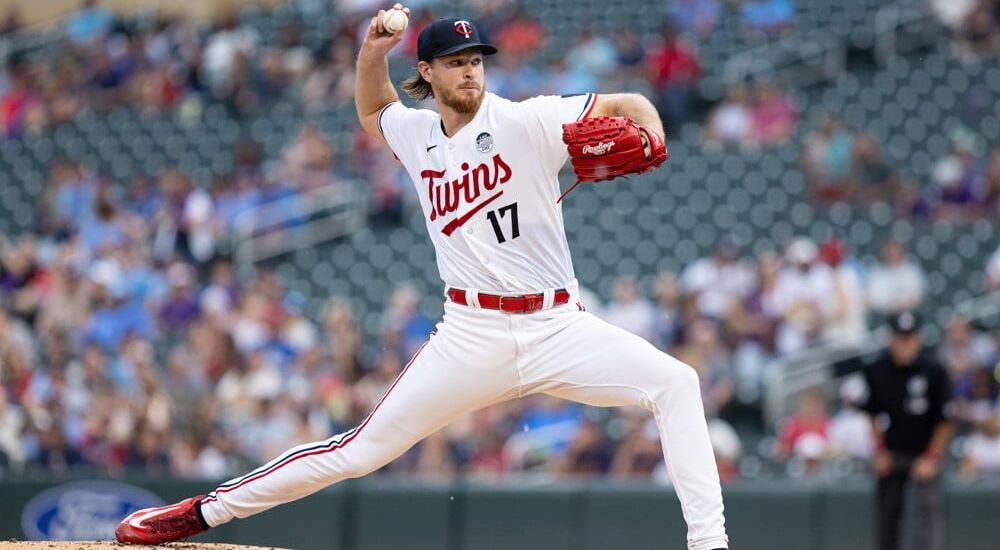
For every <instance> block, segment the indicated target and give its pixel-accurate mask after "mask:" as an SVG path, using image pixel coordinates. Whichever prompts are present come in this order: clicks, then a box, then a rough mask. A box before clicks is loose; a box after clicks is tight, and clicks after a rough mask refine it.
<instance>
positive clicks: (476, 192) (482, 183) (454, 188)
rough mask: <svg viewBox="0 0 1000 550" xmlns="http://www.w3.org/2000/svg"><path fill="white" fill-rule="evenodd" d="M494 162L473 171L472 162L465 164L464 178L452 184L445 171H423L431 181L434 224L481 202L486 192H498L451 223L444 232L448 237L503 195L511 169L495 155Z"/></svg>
mask: <svg viewBox="0 0 1000 550" xmlns="http://www.w3.org/2000/svg"><path fill="white" fill-rule="evenodd" d="M490 163H491V164H492V166H491V164H487V163H485V162H484V163H482V164H480V165H479V166H476V167H475V168H473V169H471V170H470V169H469V163H468V162H463V163H462V172H464V173H463V174H462V177H460V178H456V179H453V180H451V181H442V180H441V178H444V170H422V171H421V172H420V177H421V178H423V179H424V180H425V181H426V182H427V198H428V199H429V200H430V204H431V221H434V220H437V219H438V218H444V217H445V216H447V215H449V214H452V213H454V212H456V211H457V210H458V207H459V206H460V205H462V204H472V203H474V202H475V201H477V200H479V197H480V195H482V194H483V193H484V192H487V193H488V192H490V191H494V190H496V193H494V194H492V195H490V196H489V197H488V198H487V199H486V200H484V201H482V202H480V203H479V204H477V205H476V206H474V207H473V208H472V209H471V210H469V211H468V212H466V213H465V214H462V215H461V216H459V217H457V218H454V219H452V220H450V221H449V222H448V223H446V224H445V226H444V227H443V228H442V229H441V232H442V233H444V234H445V235H449V236H450V235H451V234H452V233H454V232H455V230H456V229H458V228H459V227H462V225H463V224H464V223H465V222H467V221H469V218H471V217H472V216H474V215H475V214H476V212H479V211H480V210H482V209H483V208H484V207H485V206H486V205H487V204H489V203H491V202H493V201H495V200H496V199H497V198H499V197H500V195H503V189H498V187H499V186H500V185H502V184H504V183H507V182H508V181H510V166H509V165H508V164H507V163H506V162H504V161H503V159H502V158H501V157H500V154H499V153H497V154H495V155H493V158H492V159H491V160H490Z"/></svg>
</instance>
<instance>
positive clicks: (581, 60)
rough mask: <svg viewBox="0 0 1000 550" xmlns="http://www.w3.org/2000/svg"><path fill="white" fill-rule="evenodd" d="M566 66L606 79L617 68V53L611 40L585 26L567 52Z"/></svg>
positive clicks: (575, 70) (572, 69)
mask: <svg viewBox="0 0 1000 550" xmlns="http://www.w3.org/2000/svg"><path fill="white" fill-rule="evenodd" d="M565 59H566V65H567V66H568V67H569V69H570V70H571V71H574V72H581V73H584V74H588V75H591V77H592V78H593V77H605V76H608V75H609V74H610V73H611V72H612V71H614V70H615V69H616V68H617V52H616V51H615V47H614V45H613V44H612V43H611V41H610V40H608V39H607V38H604V37H603V36H600V35H598V34H596V33H594V29H593V28H592V27H590V26H585V27H584V28H583V29H581V30H580V32H579V34H578V35H577V38H576V41H575V42H574V43H573V45H572V46H570V48H569V51H567V52H566V57H565Z"/></svg>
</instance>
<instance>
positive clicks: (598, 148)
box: [583, 141, 615, 155]
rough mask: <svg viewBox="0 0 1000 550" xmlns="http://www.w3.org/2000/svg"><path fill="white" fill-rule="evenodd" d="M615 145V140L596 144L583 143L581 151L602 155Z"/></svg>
mask: <svg viewBox="0 0 1000 550" xmlns="http://www.w3.org/2000/svg"><path fill="white" fill-rule="evenodd" d="M614 146H615V142H613V141H609V142H608V143H598V144H597V145H584V146H583V152H584V153H590V154H591V155H603V154H604V153H607V152H608V151H610V150H611V148H612V147H614Z"/></svg>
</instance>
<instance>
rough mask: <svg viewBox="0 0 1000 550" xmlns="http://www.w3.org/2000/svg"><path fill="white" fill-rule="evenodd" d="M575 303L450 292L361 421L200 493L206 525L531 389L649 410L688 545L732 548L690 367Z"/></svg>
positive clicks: (256, 508) (395, 450)
mask: <svg viewBox="0 0 1000 550" xmlns="http://www.w3.org/2000/svg"><path fill="white" fill-rule="evenodd" d="M577 299H578V298H577V297H576V293H575V292H574V293H573V296H572V297H571V300H570V303H569V304H566V305H561V306H556V307H553V308H549V309H545V310H542V311H538V312H535V313H529V314H509V313H504V312H500V311H493V310H484V309H478V308H475V307H470V306H462V305H457V304H453V303H451V302H446V304H445V315H444V319H443V320H442V321H441V322H440V323H438V330H437V332H436V333H435V334H434V335H432V336H431V338H430V340H429V341H428V342H427V343H425V344H424V345H423V347H421V348H420V350H419V351H418V352H417V353H416V355H414V357H413V359H412V360H410V362H409V364H407V365H406V368H405V369H403V371H402V373H400V375H399V377H398V378H397V379H396V381H395V382H394V383H393V385H392V386H391V387H390V388H389V389H388V390H387V391H386V393H385V395H384V396H383V397H382V399H381V400H380V401H379V402H378V403H377V404H376V406H375V408H374V410H373V411H372V412H371V414H369V415H368V417H367V418H366V419H365V420H364V421H363V422H362V423H361V424H360V425H358V426H357V427H356V428H354V429H352V430H350V431H347V432H345V433H342V434H338V435H335V436H333V437H331V438H330V439H327V440H325V441H318V442H316V443H309V444H306V445H300V446H298V447H295V448H293V449H291V450H289V451H288V452H286V453H284V454H283V455H282V456H280V457H278V458H276V459H274V460H272V461H271V462H269V463H267V464H265V465H264V466H262V467H260V468H258V469H256V470H254V471H253V472H250V473H248V474H246V475H244V476H242V477H238V478H235V479H232V480H229V481H227V482H226V483H223V484H222V485H220V486H219V487H218V488H216V490H215V491H213V492H211V493H210V494H209V495H208V496H206V497H205V498H204V499H203V500H202V504H201V510H202V514H203V515H204V517H205V520H206V521H207V522H208V524H209V525H210V526H217V525H220V524H223V523H226V522H228V521H230V520H231V519H233V518H245V517H247V516H250V515H253V514H256V513H258V512H263V511H264V510H267V509H269V508H272V507H274V506H277V505H279V504H283V503H286V502H290V501H293V500H296V499H300V498H302V497H305V496H307V495H310V494H312V493H315V492H316V491H319V490H320V489H322V488H323V487H326V486H328V485H330V484H333V483H336V482H338V481H341V480H343V479H347V478H354V477H360V476H363V475H365V474H368V473H370V472H373V471H375V470H377V469H379V468H380V467H382V466H383V465H385V464H386V463H388V462H390V461H392V460H393V459H395V458H397V457H399V456H400V455H402V454H403V453H404V452H405V451H406V450H407V449H409V448H410V447H412V446H413V445H414V444H416V443H417V442H418V441H420V440H421V439H423V438H424V437H427V436H428V435H430V434H432V433H434V432H436V431H437V430H439V429H441V428H442V427H444V426H445V425H447V424H448V423H450V422H451V421H453V420H455V419H456V418H458V417H459V416H461V415H464V414H466V413H468V412H471V411H473V410H476V409H479V408H482V407H485V406H487V405H490V404H494V403H498V402H501V401H505V400H509V399H513V398H516V397H521V396H524V395H528V394H532V393H538V392H542V393H546V394H549V395H553V396H556V397H560V398H564V399H570V400H573V401H577V402H580V403H585V404H588V405H595V406H601V407H617V406H625V405H639V406H641V407H643V408H646V409H648V410H650V411H652V413H653V415H654V417H655V419H656V423H657V425H658V426H659V430H660V438H661V441H662V444H663V455H664V457H665V459H666V464H667V468H668V470H669V472H670V476H671V479H672V480H673V485H674V488H675V490H676V492H677V496H678V498H679V499H680V502H681V509H682V511H683V514H684V520H685V521H686V522H687V525H688V536H687V540H688V548H689V549H691V550H712V549H715V548H726V547H728V542H727V537H726V531H725V525H724V522H725V520H724V517H723V505H722V492H721V489H720V486H719V475H718V471H717V469H716V465H715V457H714V455H713V453H712V447H711V444H710V443H709V439H708V429H707V427H706V423H705V413H704V408H703V406H702V402H701V391H700V388H699V383H698V377H697V375H696V374H695V372H694V370H693V369H691V368H690V367H688V366H687V365H685V364H684V363H681V362H680V361H678V360H676V359H674V358H673V357H671V356H669V355H667V354H665V353H663V352H661V351H659V350H657V349H656V348H655V347H654V346H652V345H651V344H649V343H648V342H646V341H645V340H643V339H642V338H640V337H638V336H635V335H634V334H631V333H629V332H626V331H624V330H622V329H620V328H618V327H615V326H613V325H610V324H608V323H605V322H604V321H601V320H600V319H598V318H597V317H595V316H593V315H591V314H590V313H587V312H585V311H581V308H580V307H579V306H578V305H577V302H576V300H577Z"/></svg>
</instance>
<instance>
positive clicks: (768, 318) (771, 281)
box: [726, 253, 782, 395]
mask: <svg viewBox="0 0 1000 550" xmlns="http://www.w3.org/2000/svg"><path fill="white" fill-rule="evenodd" d="M781 270H782V266H781V259H780V258H779V257H778V256H777V255H775V254H774V253H766V254H762V255H761V257H760V260H759V262H758V266H757V281H756V285H755V286H754V288H753V289H751V291H750V292H749V293H748V294H747V295H746V296H745V297H744V298H743V299H742V300H740V301H739V302H738V303H736V304H734V307H733V309H732V310H731V311H730V313H729V315H728V317H727V320H726V327H727V330H728V331H729V332H730V334H732V336H733V337H734V338H735V339H736V342H737V343H736V345H735V350H734V351H733V368H734V373H735V375H736V379H737V382H738V383H739V385H740V391H741V392H755V393H757V394H759V392H760V391H761V390H762V389H763V383H764V369H765V367H766V364H767V361H768V359H769V358H770V357H771V356H773V354H774V352H775V344H776V342H775V340H776V335H777V328H778V326H779V323H780V321H781V312H780V311H779V310H778V309H777V302H776V301H775V294H774V292H775V289H776V288H777V284H778V279H779V277H780V274H781ZM747 395H753V393H748V394H747Z"/></svg>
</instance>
